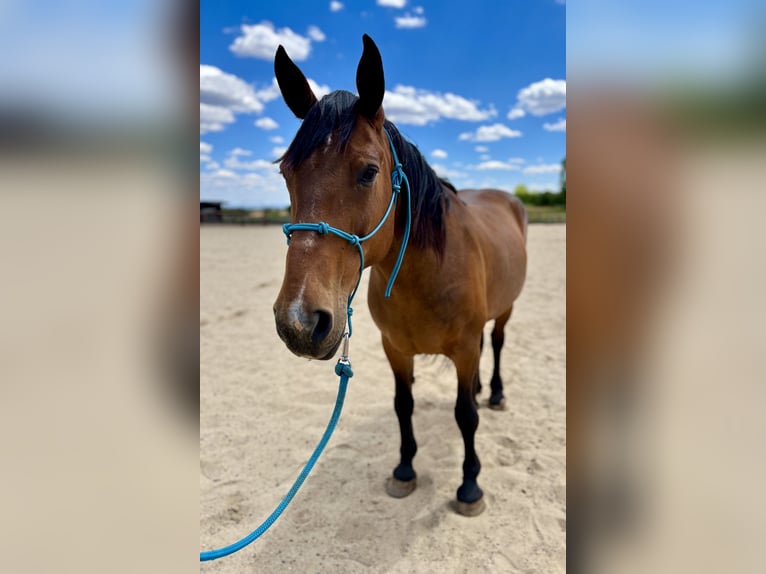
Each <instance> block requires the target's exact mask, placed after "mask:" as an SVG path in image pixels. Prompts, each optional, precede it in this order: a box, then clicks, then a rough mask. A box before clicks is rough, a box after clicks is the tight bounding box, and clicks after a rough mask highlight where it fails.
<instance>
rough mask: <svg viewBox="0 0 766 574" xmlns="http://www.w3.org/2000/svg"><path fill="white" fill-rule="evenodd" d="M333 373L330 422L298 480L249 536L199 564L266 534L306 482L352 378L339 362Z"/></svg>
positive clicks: (204, 557) (204, 554)
mask: <svg viewBox="0 0 766 574" xmlns="http://www.w3.org/2000/svg"><path fill="white" fill-rule="evenodd" d="M335 372H336V374H337V375H338V376H339V377H340V385H339V386H338V397H337V398H336V399H335V409H333V411H332V416H331V417H330V422H329V423H327V428H326V429H325V431H324V434H323V435H322V438H321V439H320V441H319V444H317V446H316V448H315V449H314V452H313V453H311V458H309V461H308V462H307V463H306V466H304V467H303V470H302V471H301V473H300V475H298V478H297V479H296V480H295V483H294V484H293V486H292V488H291V489H290V491H289V492H288V493H287V494H286V495H285V497H284V498H283V499H282V502H280V503H279V506H277V507H276V508H275V509H274V512H272V513H271V515H270V516H269V517H268V518H267V519H266V520H264V521H263V524H261V525H260V526H259V527H258V528H256V529H255V530H253V531H252V532H251V533H250V534H248V535H247V536H245V537H244V538H242V539H241V540H238V541H237V542H235V543H233V544H229V545H228V546H224V547H223V548H218V549H216V550H208V551H207V552H200V553H199V561H200V562H206V561H208V560H217V559H218V558H223V557H224V556H228V555H229V554H234V553H235V552H237V551H238V550H242V549H243V548H244V547H245V546H247V545H248V544H250V543H251V542H253V541H255V540H256V539H258V538H259V537H260V536H261V534H263V533H264V532H266V531H267V530H268V529H269V527H270V526H271V525H272V524H274V523H275V522H276V521H277V518H279V516H280V515H281V514H282V512H284V510H285V508H287V505H288V504H290V501H291V500H292V499H293V497H294V496H295V495H296V493H297V492H298V489H299V488H300V487H301V486H302V485H303V481H305V480H306V478H307V477H308V475H309V473H310V472H311V469H313V468H314V465H315V464H316V462H317V460H319V456H320V455H321V454H322V451H323V450H324V447H325V446H327V443H328V441H329V440H330V437H331V436H332V433H333V431H334V430H335V427H336V426H337V425H338V419H339V418H340V412H341V410H342V409H343V401H344V400H345V398H346V387H347V386H348V380H349V379H350V378H351V377H353V376H354V372H353V371H352V370H351V365H350V364H344V363H340V362H339V363H338V364H337V365H335Z"/></svg>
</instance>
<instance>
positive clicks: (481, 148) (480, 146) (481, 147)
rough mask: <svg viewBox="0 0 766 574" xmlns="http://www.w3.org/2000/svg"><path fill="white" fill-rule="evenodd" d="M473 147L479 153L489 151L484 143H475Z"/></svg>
mask: <svg viewBox="0 0 766 574" xmlns="http://www.w3.org/2000/svg"><path fill="white" fill-rule="evenodd" d="M473 149H475V150H476V151H477V152H479V153H487V152H488V151H489V148H488V147H487V146H485V145H477V146H476V147H475V148H473Z"/></svg>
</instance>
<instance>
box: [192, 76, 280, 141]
mask: <svg viewBox="0 0 766 574" xmlns="http://www.w3.org/2000/svg"><path fill="white" fill-rule="evenodd" d="M276 95H278V92H277V94H276ZM276 95H275V94H274V93H273V87H268V88H264V89H263V90H260V91H256V90H255V89H254V88H253V86H251V85H250V84H248V83H247V82H245V81H244V80H243V79H241V78H239V77H237V76H235V75H234V74H228V73H226V72H224V71H223V70H221V69H220V68H217V67H215V66H208V65H204V64H203V65H200V67H199V101H200V110H199V113H200V133H203V134H204V133H207V132H219V131H221V130H223V129H224V128H225V127H226V125H227V124H231V123H234V121H235V114H241V113H245V114H248V113H260V112H262V111H263V102H266V101H269V100H270V99H273V98H274V97H276Z"/></svg>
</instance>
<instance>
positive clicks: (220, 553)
mask: <svg viewBox="0 0 766 574" xmlns="http://www.w3.org/2000/svg"><path fill="white" fill-rule="evenodd" d="M383 131H385V132H386V136H387V137H388V143H389V144H390V146H391V154H392V155H393V158H394V171H393V172H392V173H391V187H392V188H393V190H392V194H391V201H390V202H389V203H388V208H387V209H386V213H385V214H384V215H383V218H382V219H381V220H380V221H379V222H378V224H377V225H376V226H375V228H374V229H373V230H372V231H370V233H368V234H367V235H365V236H364V237H359V236H358V235H354V234H352V233H347V232H345V231H343V230H341V229H337V228H335V227H332V226H330V225H328V224H327V223H325V222H319V223H286V224H285V225H283V226H282V229H283V231H284V233H285V235H286V236H287V243H288V245H289V244H290V235H291V234H292V232H293V231H301V230H304V231H315V232H317V233H319V234H320V235H326V234H327V233H332V234H334V235H337V236H338V237H340V238H342V239H345V240H346V241H348V242H349V243H351V245H355V246H356V248H357V249H358V250H359V277H358V278H357V280H356V285H355V286H354V290H353V291H352V292H351V295H349V297H348V306H347V310H346V311H347V315H346V317H347V321H348V333H346V334H345V335H343V348H342V350H341V356H340V359H339V360H338V364H336V365H335V374H336V375H338V377H340V383H339V385H338V396H337V398H336V399H335V408H334V409H333V411H332V416H331V417H330V421H329V422H328V423H327V428H326V429H325V431H324V434H323V435H322V438H321V439H320V440H319V443H318V444H317V446H316V448H315V449H314V452H313V453H311V457H310V458H309V460H308V462H307V463H306V466H304V467H303V470H302V471H301V473H300V474H299V475H298V478H297V479H296V480H295V483H294V484H293V486H292V487H291V488H290V490H289V491H288V493H287V494H286V495H285V497H284V498H283V499H282V502H280V503H279V505H278V506H277V507H276V508H275V509H274V512H272V513H271V514H270V515H269V517H268V518H267V519H266V520H264V521H263V523H262V524H261V525H260V526H259V527H258V528H256V529H255V530H253V531H252V532H251V533H250V534H248V535H247V536H245V537H244V538H242V539H241V540H238V541H237V542H234V543H233V544H229V545H228V546H224V547H223V548H218V549H216V550H208V551H205V552H200V553H199V560H200V562H206V561H208V560H216V559H218V558H223V557H224V556H228V555H230V554H234V553H235V552H237V551H238V550H242V549H243V548H244V547H245V546H247V545H248V544H250V543H252V542H254V541H255V540H257V539H258V538H259V537H260V536H261V535H262V534H263V533H264V532H266V531H267V530H268V529H269V528H270V527H271V525H272V524H274V523H275V522H276V521H277V518H279V517H280V515H281V514H282V513H283V512H284V511H285V509H286V508H287V505H288V504H290V502H291V501H292V499H293V498H294V497H295V495H296V494H297V492H298V490H299V489H300V487H301V486H302V485H303V482H304V481H305V480H306V478H307V477H308V475H309V474H310V473H311V470H312V469H313V468H314V465H315V464H316V462H317V460H319V457H320V455H321V454H322V451H323V450H324V448H325V446H327V443H328V442H329V440H330V437H331V436H332V433H333V432H334V431H335V427H336V426H338V420H339V419H340V413H341V411H342V410H343V401H344V400H345V398H346V387H347V386H348V380H349V379H350V378H351V377H353V376H354V371H352V370H351V362H350V361H349V359H348V341H349V338H350V337H351V333H352V331H351V315H352V314H353V312H354V311H353V309H352V308H351V302H352V301H353V300H354V296H355V295H356V291H357V289H359V283H360V282H361V280H362V272H363V271H364V250H363V249H362V243H363V242H364V241H367V240H368V239H369V238H370V237H372V236H373V235H375V234H376V233H377V232H378V231H380V228H381V227H383V224H384V223H385V221H386V219H388V216H389V215H390V213H391V211H392V210H393V207H394V205H395V204H396V198H397V197H398V195H399V193H400V192H401V186H402V183H405V184H406V185H407V204H406V214H407V221H406V224H405V227H404V237H403V238H402V246H401V247H400V248H399V255H398V256H397V258H396V263H395V264H394V269H393V271H392V272H391V277H390V278H389V279H388V284H387V285H386V297H389V296H390V295H391V288H392V287H393V286H394V281H396V276H397V275H398V274H399V269H400V268H401V266H402V259H403V258H404V252H405V251H406V249H407V243H408V242H409V239H410V227H411V225H412V209H411V205H410V182H409V180H408V179H407V174H405V173H404V169H403V168H402V164H401V163H399V158H398V156H397V155H396V150H395V149H394V142H393V140H392V139H391V136H390V135H389V133H388V130H385V129H384V130H383Z"/></svg>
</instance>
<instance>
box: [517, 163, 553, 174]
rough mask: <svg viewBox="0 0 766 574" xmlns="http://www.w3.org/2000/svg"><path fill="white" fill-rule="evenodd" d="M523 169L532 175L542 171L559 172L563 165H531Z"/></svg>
mask: <svg viewBox="0 0 766 574" xmlns="http://www.w3.org/2000/svg"><path fill="white" fill-rule="evenodd" d="M522 171H523V172H524V173H526V174H530V175H539V174H541V173H559V172H560V171H561V165H560V164H558V163H548V164H545V163H543V164H538V165H529V166H527V167H525V168H524V169H523V170H522Z"/></svg>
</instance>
